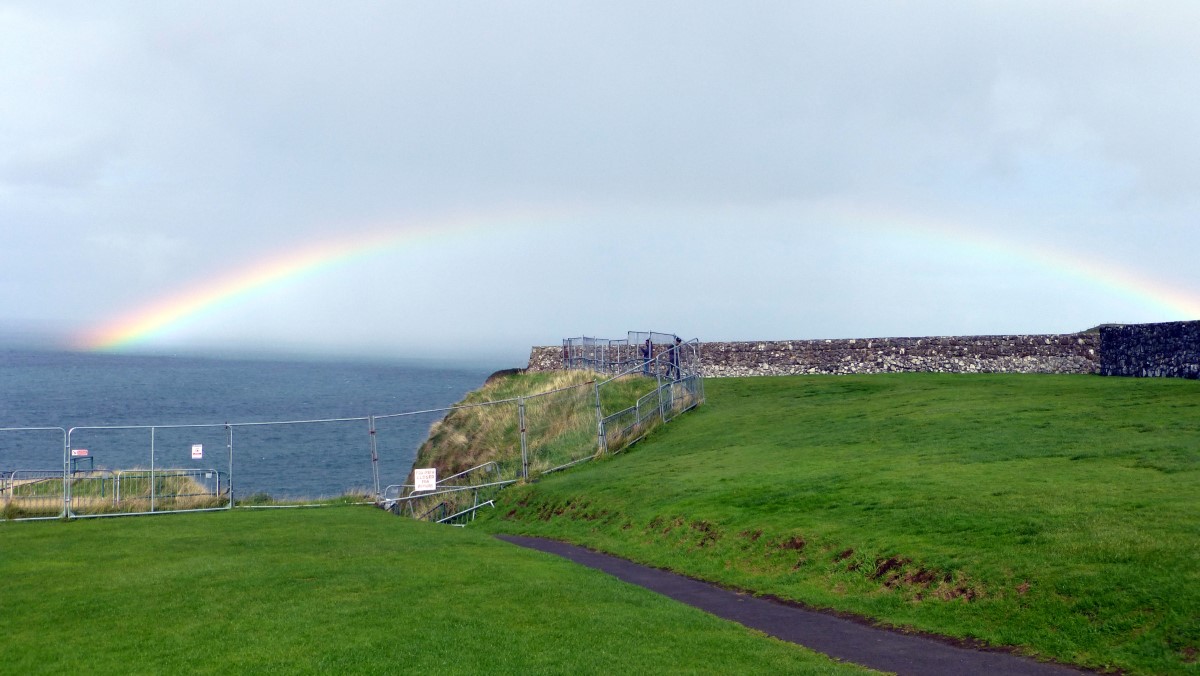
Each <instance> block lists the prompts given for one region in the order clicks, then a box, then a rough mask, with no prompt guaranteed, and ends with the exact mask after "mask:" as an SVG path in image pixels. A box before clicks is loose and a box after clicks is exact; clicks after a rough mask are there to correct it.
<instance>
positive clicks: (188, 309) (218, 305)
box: [72, 214, 547, 352]
mask: <svg viewBox="0 0 1200 676" xmlns="http://www.w3.org/2000/svg"><path fill="white" fill-rule="evenodd" d="M546 217H547V216H546V215H545V214H536V215H531V214H530V215H522V214H516V215H507V214H506V215H503V216H489V217H458V218H453V219H440V220H436V221H433V222H428V223H419V224H409V225H403V226H399V227H380V228H374V229H370V230H366V231H363V232H359V233H356V234H351V235H339V236H338V237H337V238H336V239H324V240H318V241H311V242H308V243H306V244H303V245H301V246H297V247H294V248H291V249H285V250H282V251H280V252H278V253H275V254H273V255H270V256H267V257H264V258H262V259H260V260H258V261H255V262H253V263H251V264H250V265H248V266H245V267H242V268H240V269H236V270H233V271H230V272H228V273H226V274H224V275H222V276H219V277H217V278H215V279H211V280H206V281H204V282H201V283H198V284H194V285H192V286H189V287H186V288H183V289H181V290H177V291H175V292H173V293H168V294H166V295H164V296H162V297H160V298H157V299H155V300H153V301H151V302H149V303H147V304H145V305H143V306H140V307H137V308H135V309H134V310H132V311H130V312H128V313H125V314H122V315H118V316H116V317H113V318H111V319H108V320H106V321H103V322H101V323H99V324H98V325H96V326H94V327H90V328H88V329H86V330H84V331H83V332H82V333H80V334H79V335H77V336H76V337H75V338H74V340H72V344H73V346H74V347H75V348H77V349H81V350H85V351H98V352H117V351H121V350H125V349H128V348H130V347H134V346H136V345H139V344H143V343H147V342H150V341H153V340H154V339H156V338H159V337H161V336H163V335H166V334H167V333H169V332H171V331H174V330H177V329H179V328H180V327H182V326H185V325H187V324H189V323H191V322H194V321H196V320H197V319H200V318H202V317H205V316H208V315H212V314H215V313H218V312H220V311H221V310H222V309H224V308H228V307H231V306H234V305H236V304H238V303H242V302H245V301H247V300H249V299H251V298H253V297H255V296H258V295H261V294H263V293H266V292H267V291H269V290H271V289H274V288H281V287H284V286H287V285H291V284H295V283H297V282H299V281H300V280H303V279H306V278H310V277H314V276H317V275H320V274H323V273H326V272H328V271H330V270H333V269H336V268H338V267H341V266H344V265H346V264H347V263H349V262H351V261H354V260H359V259H362V258H365V257H369V256H375V255H383V254H385V253H387V252H388V251H392V250H395V249H396V248H398V247H421V246H425V245H428V244H430V243H433V242H436V241H443V240H445V239H447V238H452V237H453V236H454V235H464V234H470V233H473V232H478V231H482V230H487V229H492V228H497V229H501V230H511V229H514V228H517V227H521V226H523V225H527V224H529V223H536V222H540V221H541V220H542V219H544V218H546Z"/></svg>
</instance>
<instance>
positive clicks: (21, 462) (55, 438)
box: [0, 427, 67, 520]
mask: <svg viewBox="0 0 1200 676" xmlns="http://www.w3.org/2000/svg"><path fill="white" fill-rule="evenodd" d="M66 436H67V431H66V430H64V429H62V428H61V427H13V428H2V429H0V518H7V519H14V520H17V519H19V520H24V519H45V518H59V517H61V516H62V515H63V514H65V513H66V490H67V489H66V473H65V463H66V455H65V449H66Z"/></svg>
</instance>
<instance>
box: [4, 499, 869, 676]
mask: <svg viewBox="0 0 1200 676" xmlns="http://www.w3.org/2000/svg"><path fill="white" fill-rule="evenodd" d="M0 581H3V585H2V587H0V655H2V656H3V658H2V662H0V665H2V666H0V672H3V673H14V674H26V673H113V674H137V673H160V674H170V673H222V674H230V673H234V674H236V673H264V672H274V673H289V674H290V673H316V672H320V673H385V672H399V673H418V672H419V673H435V674H450V673H463V674H468V673H469V674H477V673H598V674H599V673H604V674H611V673H618V672H622V671H629V672H632V673H751V672H757V673H802V674H807V673H816V674H825V673H829V674H850V673H868V672H866V671H865V670H860V669H858V668H857V667H852V666H849V665H844V664H838V663H835V662H832V661H830V660H828V659H826V658H824V657H823V656H820V655H817V654H814V653H812V652H809V651H806V650H804V649H802V648H799V647H797V646H794V645H791V644H787V643H783V642H781V641H777V640H775V639H771V638H768V637H766V636H764V635H762V634H759V633H756V632H753V631H750V630H748V629H745V628H743V627H741V626H739V625H735V624H733V623H730V622H726V621H723V620H719V619H716V618H714V617H712V616H709V615H706V614H704V613H702V612H700V611H697V610H694V609H691V608H688V607H686V606H683V605H681V604H678V603H676V602H674V601H670V600H668V599H666V598H664V597H660V596H658V595H656V594H653V593H651V592H648V591H645V590H642V589H640V588H637V587H633V586H630V585H626V584H624V583H621V582H619V581H617V580H615V579H614V578H611V577H609V576H607V575H605V574H603V573H599V572H596V571H593V570H590V569H587V568H583V567H580V566H577V565H575V564H572V563H569V562H567V561H565V560H562V559H559V558H557V557H554V556H550V555H547V554H542V553H539V552H533V551H530V550H526V549H521V548H519V547H516V546H513V545H509V544H506V543H503V542H500V541H497V540H495V539H493V538H491V537H490V536H488V535H487V534H486V533H483V532H481V531H479V530H467V529H458V528H451V527H448V526H436V525H433V524H428V523H420V522H414V521H410V520H407V519H402V518H397V517H394V516H391V515H388V514H386V513H384V512H382V511H380V510H376V509H373V508H369V507H329V508H323V509H293V510H269V511H248V510H245V511H243V510H236V511H233V512H217V513H208V514H180V515H169V516H157V517H133V518H120V519H94V520H84V521H75V522H70V523H64V522H38V523H5V522H0Z"/></svg>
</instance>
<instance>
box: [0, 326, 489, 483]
mask: <svg viewBox="0 0 1200 676" xmlns="http://www.w3.org/2000/svg"><path fill="white" fill-rule="evenodd" d="M496 368H499V366H497V367H496ZM494 370H495V368H492V367H491V366H488V365H483V364H478V363H475V364H453V363H440V364H438V365H433V364H427V363H421V362H416V361H413V362H389V363H365V362H353V361H297V360H269V359H213V358H202V357H165V356H130V355H107V354H89V353H68V352H37V351H29V350H19V349H10V350H4V351H0V427H3V428H16V427H62V428H65V429H70V428H93V427H103V428H105V429H75V430H74V431H73V432H72V433H71V437H70V447H71V448H72V449H80V448H86V449H87V450H88V457H89V458H90V460H87V461H86V463H87V464H86V465H81V466H86V467H92V466H94V467H95V468H97V469H100V468H105V469H113V470H118V469H133V468H148V467H150V466H151V463H153V464H154V466H155V467H160V468H191V469H215V470H218V471H221V472H229V471H230V470H232V474H233V477H234V487H235V492H236V495H238V496H240V497H245V496H246V495H248V494H250V493H256V492H266V493H269V494H271V495H273V496H275V497H322V496H333V495H339V494H341V493H343V492H346V491H349V490H354V489H365V488H368V487H370V486H371V485H372V483H373V477H372V468H371V460H370V458H371V435H370V434H369V425H368V422H367V420H366V418H367V416H390V415H392V414H397V413H406V412H412V411H423V410H428V409H439V408H443V407H446V406H450V405H452V404H454V403H455V402H457V401H459V400H460V399H461V398H462V397H463V395H464V394H466V393H467V392H468V391H470V390H472V389H474V388H476V387H478V386H479V385H481V384H482V383H483V380H484V379H485V378H486V377H487V375H488V374H489V373H491V372H492V371H494ZM442 415H443V413H442V412H440V411H439V412H432V413H424V414H420V415H406V416H398V417H384V418H381V419H379V420H377V422H376V429H377V433H376V435H374V436H375V443H376V449H377V451H378V454H379V468H380V480H381V486H382V485H387V484H389V483H400V482H402V481H403V480H404V478H405V476H407V474H408V471H409V469H410V468H411V466H412V461H413V458H414V457H415V455H416V450H417V448H418V447H419V445H420V444H421V442H422V441H423V440H424V439H425V437H426V435H427V433H428V431H429V426H430V425H431V424H433V423H434V422H436V421H437V420H439V419H440V418H441V417H442ZM335 419H341V420H335ZM282 421H327V422H291V423H290V424H253V425H250V424H246V423H275V422H282ZM225 423H234V427H233V428H232V445H233V453H232V457H231V453H230V449H229V446H230V441H231V439H230V437H231V434H230V432H231V430H230V429H229V428H226V426H225ZM194 425H199V427H188V426H194ZM120 426H133V427H134V428H133V429H114V428H115V427H120ZM148 426H154V429H153V430H151V429H149V427H148ZM197 444H199V445H200V446H201V448H200V451H201V458H199V459H193V456H192V448H193V446H194V445H197ZM63 445H64V439H63V434H62V433H61V432H57V431H53V430H51V431H28V432H20V431H7V432H0V471H9V472H11V471H14V470H53V469H56V468H57V469H59V470H61V468H62V466H63V463H64V458H63V456H64V450H63ZM79 462H84V461H79Z"/></svg>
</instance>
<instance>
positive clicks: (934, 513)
mask: <svg viewBox="0 0 1200 676" xmlns="http://www.w3.org/2000/svg"><path fill="white" fill-rule="evenodd" d="M707 392H708V403H707V404H706V405H705V406H703V407H701V408H700V409H699V410H698V411H697V412H695V413H692V414H689V415H687V416H684V417H682V418H680V419H679V420H678V421H677V422H674V423H672V424H671V425H669V426H667V427H665V428H662V429H661V430H660V431H659V432H658V433H656V434H655V435H653V436H652V437H651V438H650V439H648V440H646V441H644V442H642V443H641V444H638V445H637V446H635V447H634V448H633V450H631V451H630V452H629V453H628V454H624V455H621V456H618V457H615V458H610V459H605V460H601V461H599V462H593V463H589V464H588V465H587V466H582V467H580V468H578V469H575V470H573V471H571V472H568V473H565V474H562V475H557V476H552V477H547V478H545V479H543V480H542V481H540V482H538V483H536V484H533V485H530V486H521V487H516V488H512V489H509V490H506V491H504V492H503V493H502V494H501V499H500V503H499V506H498V508H497V509H496V510H494V511H493V512H491V513H490V514H489V515H487V516H485V517H484V518H483V520H482V521H481V522H477V525H478V526H481V527H483V528H485V529H489V530H493V531H503V532H513V533H527V534H535V535H545V536H549V537H554V538H558V539H563V540H568V541H571V542H575V543H578V544H583V545H586V546H590V547H594V548H597V549H601V550H604V551H608V552H612V553H616V554H619V555H621V556H625V557H627V558H631V559H635V560H638V561H642V562H646V563H650V564H653V565H656V566H661V567H666V568H670V569H673V570H677V571H680V572H684V573H686V574H689V575H693V576H696V577H700V578H704V579H709V580H713V581H717V582H721V583H723V584H727V585H731V586H735V587H739V588H744V589H749V590H754V591H756V592H760V593H768V594H774V595H777V596H780V597H784V598H787V599H794V600H798V601H802V602H804V603H807V604H810V605H812V606H816V607H824V608H834V609H837V610H841V611H848V612H853V613H856V614H861V615H865V616H868V617H871V618H875V619H876V620H877V621H880V622H882V623H886V624H893V625H899V626H904V627H913V628H917V629H920V630H924V631H930V632H935V633H939V634H945V635H950V636H955V637H963V638H968V639H976V640H979V641H982V642H986V643H989V644H993V645H1006V646H1019V647H1020V650H1021V651H1022V652H1025V653H1027V654H1033V655H1038V656H1040V657H1042V658H1050V659H1055V660H1059V661H1063V662H1069V663H1075V664H1081V665H1086V666H1090V667H1093V668H1114V669H1121V670H1125V671H1129V672H1134V673H1196V672H1197V671H1200V665H1197V651H1198V650H1200V382H1197V381H1186V380H1169V379H1121V378H1101V377H1095V376H1021V375H938V374H895V375H874V376H862V377H858V376H842V377H828V376H816V377H787V378H757V379H728V380H710V381H708V384H707Z"/></svg>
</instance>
